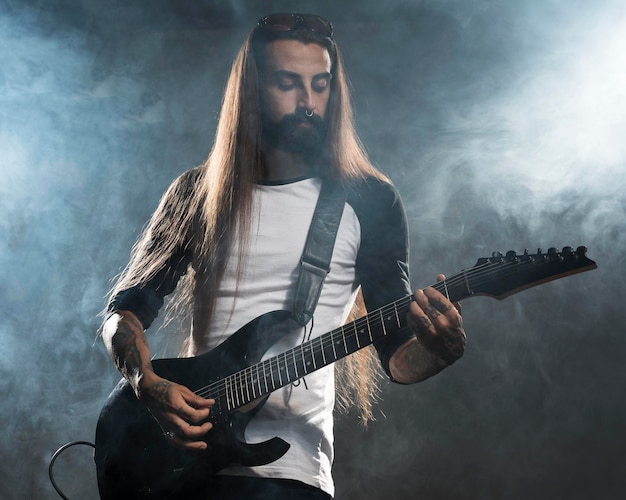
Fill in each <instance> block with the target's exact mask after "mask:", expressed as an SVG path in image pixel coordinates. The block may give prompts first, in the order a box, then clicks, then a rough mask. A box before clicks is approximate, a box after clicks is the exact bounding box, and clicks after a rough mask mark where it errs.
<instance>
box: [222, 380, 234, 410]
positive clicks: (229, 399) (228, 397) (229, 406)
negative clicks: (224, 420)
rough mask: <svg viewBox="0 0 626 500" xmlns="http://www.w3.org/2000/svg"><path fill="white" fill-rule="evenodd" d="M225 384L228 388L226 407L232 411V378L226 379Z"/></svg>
mask: <svg viewBox="0 0 626 500" xmlns="http://www.w3.org/2000/svg"><path fill="white" fill-rule="evenodd" d="M224 384H225V386H226V407H227V408H228V410H229V411H230V410H232V409H233V405H232V397H231V394H230V377H226V380H225V381H224Z"/></svg>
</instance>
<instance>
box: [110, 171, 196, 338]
mask: <svg viewBox="0 0 626 500" xmlns="http://www.w3.org/2000/svg"><path fill="white" fill-rule="evenodd" d="M198 175H199V170H198V169H192V170H189V171H187V172H185V173H183V174H182V175H181V176H180V177H178V179H176V180H175V181H174V182H173V183H172V185H171V186H170V188H169V189H168V191H167V192H166V193H165V194H164V196H163V198H162V200H161V203H160V206H159V209H157V212H158V214H159V215H158V217H157V216H156V214H157V212H155V215H153V217H152V219H151V221H150V224H149V225H148V228H147V230H146V234H148V235H149V237H150V238H151V240H150V242H149V244H148V245H147V246H146V248H145V250H144V253H145V255H144V256H143V257H144V258H147V259H150V256H151V255H155V254H158V253H160V252H163V248H162V243H161V242H162V240H163V238H164V236H163V233H164V231H163V230H162V228H163V227H166V226H167V225H176V224H182V223H181V222H180V221H179V219H180V218H181V216H180V214H181V209H180V208H179V207H180V206H181V205H180V203H179V202H180V200H181V199H182V200H183V201H184V200H188V199H191V196H192V194H193V193H192V191H193V189H194V188H195V186H196V182H197V179H198ZM182 206H185V205H184V203H183V205H182ZM184 210H186V208H183V209H182V212H184ZM163 221H167V223H166V224H164V222H163ZM191 247H192V245H191V244H189V241H181V242H180V244H179V245H178V246H176V247H175V248H173V250H171V254H170V255H166V256H165V257H166V258H165V259H164V264H163V266H161V268H160V269H159V270H157V272H155V273H154V274H153V275H152V277H151V278H149V279H148V280H146V281H145V282H144V283H140V284H138V285H136V286H133V287H130V288H127V289H124V290H120V291H119V292H117V293H116V294H115V296H113V297H112V298H111V300H110V302H109V304H108V306H107V311H108V313H109V314H111V313H113V312H115V311H130V312H132V313H133V314H135V316H137V319H139V321H140V322H141V324H142V325H143V327H144V329H147V328H148V327H149V326H150V325H151V324H152V322H153V321H154V320H155V319H156V318H157V316H158V313H159V310H160V309H161V307H162V306H163V304H164V301H165V297H166V296H167V295H169V294H170V293H172V292H173V291H174V289H175V288H176V286H177V284H178V281H179V280H180V278H181V277H182V276H183V275H184V274H186V273H187V270H188V267H189V265H190V263H191V262H192V260H193V253H192V251H191Z"/></svg>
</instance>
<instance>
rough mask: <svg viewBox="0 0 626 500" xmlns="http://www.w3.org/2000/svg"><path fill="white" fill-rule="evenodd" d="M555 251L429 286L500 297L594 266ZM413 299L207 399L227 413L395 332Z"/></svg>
mask: <svg viewBox="0 0 626 500" xmlns="http://www.w3.org/2000/svg"><path fill="white" fill-rule="evenodd" d="M555 250H556V249H550V250H549V251H548V253H547V254H542V253H541V251H539V252H538V253H537V254H535V255H529V254H528V253H525V254H524V255H522V256H519V257H518V256H517V255H515V254H514V253H513V252H509V253H508V254H507V255H506V256H503V255H501V254H494V255H493V256H492V257H491V258H485V259H479V260H478V262H477V264H476V265H475V266H474V267H473V268H471V269H469V270H463V271H461V272H459V273H457V274H455V275H453V276H451V277H449V278H447V279H445V280H442V281H439V282H437V283H435V284H434V285H431V286H432V287H433V288H435V289H436V290H438V291H439V292H441V293H442V294H443V295H444V296H446V297H447V298H448V299H449V300H451V301H452V302H458V301H461V300H463V299H466V298H468V297H471V296H474V295H487V296H491V297H493V298H496V299H498V300H501V299H503V298H506V297H508V296H510V295H512V294H514V293H517V292H520V291H522V290H525V289H527V288H530V287H533V286H536V285H539V284H542V283H546V282H548V281H552V280H555V279H558V278H562V277H564V276H569V275H572V274H576V273H579V272H583V271H587V270H590V269H594V268H595V267H596V264H595V262H593V261H591V260H589V259H587V257H586V256H585V253H586V249H585V248H584V247H579V248H578V250H577V251H576V252H574V251H573V250H572V249H570V248H569V247H566V248H564V249H563V252H562V253H561V252H556V251H555ZM412 300H413V297H412V296H411V295H408V296H406V297H403V298H401V299H399V300H397V301H395V302H392V303H391V304H387V305H386V306H383V307H381V308H380V309H377V310H375V311H373V312H371V313H369V314H367V315H366V316H363V317H361V318H359V319H357V320H355V321H352V322H350V323H347V324H345V325H343V326H341V327H339V328H336V329H335V330H332V331H330V332H328V333H325V334H323V335H320V336H319V337H315V338H313V339H311V340H308V341H305V342H303V343H302V344H300V345H298V346H296V347H293V348H292V349H289V350H287V351H285V352H283V353H282V354H279V355H277V356H274V357H272V358H269V359H267V360H264V361H261V362H259V363H256V364H253V365H251V366H249V367H247V368H245V369H243V370H241V371H238V372H236V373H234V374H232V375H230V376H228V377H226V378H224V379H222V380H220V381H219V383H218V384H216V385H215V386H214V387H213V388H212V392H211V393H210V394H209V395H208V397H212V398H220V400H221V401H222V404H223V405H224V407H225V408H227V411H232V410H235V409H237V408H240V407H242V406H245V405H247V404H248V403H251V402H252V401H254V400H256V399H259V398H261V397H263V396H266V395H267V394H269V393H271V392H273V391H275V390H277V389H280V388H281V387H284V386H286V385H288V384H290V383H292V382H294V381H296V380H298V379H300V378H302V377H304V376H306V375H308V374H310V373H312V372H314V371H316V370H319V369H320V368H323V367H325V366H328V365H330V364H331V363H334V362H335V361H338V360H339V359H341V358H344V357H346V356H348V355H350V354H352V353H354V352H356V351H358V350H360V349H363V348H364V347H367V346H369V345H370V344H372V343H374V342H375V341H377V340H380V339H383V338H384V337H386V336H387V335H390V334H392V333H393V332H395V331H397V330H399V329H400V328H402V327H403V326H405V325H406V321H405V319H404V318H405V316H406V313H407V311H408V308H409V305H410V303H411V301H412Z"/></svg>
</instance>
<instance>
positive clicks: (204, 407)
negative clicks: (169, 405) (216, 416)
mask: <svg viewBox="0 0 626 500" xmlns="http://www.w3.org/2000/svg"><path fill="white" fill-rule="evenodd" d="M182 397H183V404H182V405H181V406H180V407H179V409H178V415H179V416H181V417H182V418H184V419H185V420H187V421H189V422H200V421H202V420H205V419H207V418H208V416H209V414H210V413H211V407H212V406H213V405H214V404H215V400H214V399H205V398H202V397H200V396H198V395H197V394H195V393H193V392H191V391H190V390H189V389H186V388H185V389H184V390H183V391H182Z"/></svg>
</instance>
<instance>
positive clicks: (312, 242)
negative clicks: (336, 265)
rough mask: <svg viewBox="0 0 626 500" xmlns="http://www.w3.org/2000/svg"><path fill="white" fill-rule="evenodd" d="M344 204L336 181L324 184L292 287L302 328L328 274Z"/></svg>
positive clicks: (343, 192) (344, 194)
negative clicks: (294, 286)
mask: <svg viewBox="0 0 626 500" xmlns="http://www.w3.org/2000/svg"><path fill="white" fill-rule="evenodd" d="M345 203H346V192H345V190H344V189H343V186H342V185H341V184H340V183H339V182H336V181H331V180H324V181H323V183H322V188H321V190H320V194H319V197H318V199H317V204H316V206H315V212H314V213H313V219H312V220H311V226H310V227H309V234H308V235H307V239H306V243H305V245H304V251H303V252H302V259H301V261H300V276H299V278H298V285H297V287H296V296H295V301H294V317H295V319H296V321H297V322H298V323H299V324H300V325H302V326H304V325H306V324H307V323H308V322H309V321H311V318H312V317H313V311H315V307H316V306H317V301H318V300H319V298H320V293H321V292H322V285H323V284H324V280H325V279H326V275H327V274H328V273H329V272H330V260H331V257H332V255H333V248H334V247H335V240H336V238H337V230H338V229H339V223H340V222H341V216H342V214H343V207H344V205H345Z"/></svg>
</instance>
